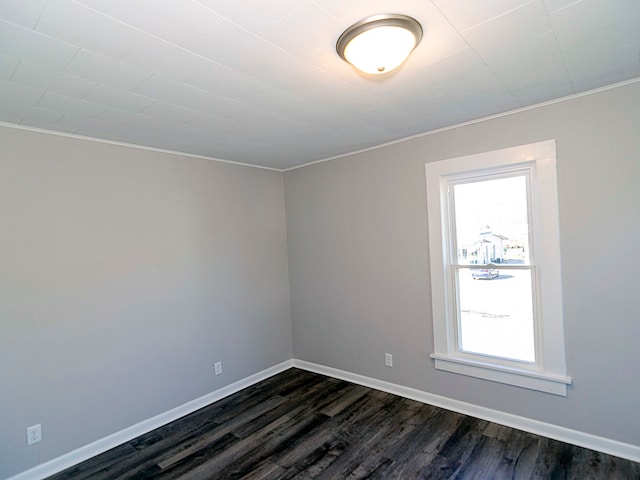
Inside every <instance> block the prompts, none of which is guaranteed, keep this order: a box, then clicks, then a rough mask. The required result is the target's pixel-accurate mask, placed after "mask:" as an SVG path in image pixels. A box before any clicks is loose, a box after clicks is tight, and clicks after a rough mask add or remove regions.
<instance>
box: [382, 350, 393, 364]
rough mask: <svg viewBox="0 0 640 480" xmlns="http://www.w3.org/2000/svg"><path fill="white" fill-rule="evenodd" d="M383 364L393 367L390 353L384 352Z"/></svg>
mask: <svg viewBox="0 0 640 480" xmlns="http://www.w3.org/2000/svg"><path fill="white" fill-rule="evenodd" d="M384 364H385V365H386V366H387V367H393V355H391V354H390V353H385V354H384Z"/></svg>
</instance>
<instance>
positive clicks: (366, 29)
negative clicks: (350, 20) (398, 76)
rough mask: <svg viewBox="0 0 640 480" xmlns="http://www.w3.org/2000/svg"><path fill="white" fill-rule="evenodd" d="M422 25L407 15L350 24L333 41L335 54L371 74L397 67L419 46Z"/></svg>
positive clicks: (387, 15) (380, 16) (371, 18)
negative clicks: (336, 39) (335, 40)
mask: <svg viewBox="0 0 640 480" xmlns="http://www.w3.org/2000/svg"><path fill="white" fill-rule="evenodd" d="M421 39H422V27H421V26H420V24H419V23H418V21H417V20H415V19H414V18H411V17H407V16H406V15H396V14H383V15H374V16H372V17H368V18H365V19H364V20H361V21H359V22H358V23H355V24H353V25H351V26H350V27H349V28H347V29H346V30H345V32H344V33H343V34H342V35H340V38H339V39H338V42H337V43H336V50H337V52H338V55H340V57H342V59H343V60H346V61H347V62H349V63H350V64H352V65H353V66H354V67H356V68H357V69H358V70H360V71H362V72H364V73H369V74H372V75H380V74H382V73H389V72H390V71H391V70H393V69H394V68H397V67H399V66H400V65H401V64H402V63H403V62H404V61H405V60H406V59H407V57H408V56H409V54H410V53H411V52H412V51H413V49H414V48H416V47H417V46H418V44H419V43H420V40H421Z"/></svg>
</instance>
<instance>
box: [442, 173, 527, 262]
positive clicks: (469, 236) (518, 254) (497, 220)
mask: <svg viewBox="0 0 640 480" xmlns="http://www.w3.org/2000/svg"><path fill="white" fill-rule="evenodd" d="M454 199H455V218H456V225H455V227H456V243H457V245H456V249H457V252H458V253H457V258H458V264H459V265H473V264H487V263H508V264H516V265H517V264H520V265H529V263H530V259H529V221H528V217H527V179H526V177H525V176H524V175H522V176H518V177H510V178H500V179H496V180H485V181H480V182H473V183H463V184H458V185H455V186H454Z"/></svg>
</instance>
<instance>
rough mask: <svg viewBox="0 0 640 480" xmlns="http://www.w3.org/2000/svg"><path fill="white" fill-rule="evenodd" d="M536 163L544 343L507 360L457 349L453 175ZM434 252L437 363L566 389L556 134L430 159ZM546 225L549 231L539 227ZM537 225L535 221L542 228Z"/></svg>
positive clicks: (537, 280) (537, 273)
mask: <svg viewBox="0 0 640 480" xmlns="http://www.w3.org/2000/svg"><path fill="white" fill-rule="evenodd" d="M527 166H531V167H532V172H531V175H532V178H531V183H530V186H531V187H532V188H531V192H530V193H529V195H531V205H532V211H531V212H530V215H531V222H532V224H533V225H534V228H533V239H532V240H533V242H532V244H533V246H532V248H533V249H534V251H532V255H533V258H534V259H535V266H534V270H533V272H534V275H533V281H534V286H533V288H534V289H537V298H538V303H537V304H536V308H537V311H538V322H537V324H536V326H535V328H536V329H537V330H536V335H537V336H538V342H537V346H536V362H535V363H524V362H518V361H504V360H502V359H498V358H497V357H491V356H487V355H476V354H472V353H469V352H461V351H459V349H458V347H457V344H456V333H455V328H456V327H455V323H456V321H457V319H456V318H455V313H453V312H454V311H455V309H456V306H455V304H454V303H453V302H454V298H455V294H454V292H455V283H454V282H455V281H454V280H453V277H452V275H450V274H449V272H448V270H449V269H448V265H449V264H450V261H451V257H450V253H449V251H450V246H451V239H450V235H451V228H452V226H451V225H450V222H449V218H448V213H447V209H448V203H447V202H448V198H447V192H446V188H445V187H444V185H445V183H446V179H447V178H451V177H456V178H459V177H461V176H463V175H469V176H476V175H477V176H481V175H482V174H483V173H491V172H496V173H497V172H501V171H507V170H509V169H512V168H519V167H527ZM425 171H426V185H427V212H428V224H429V252H430V265H431V290H432V302H433V306H432V308H433V333H434V351H433V353H432V354H431V355H430V357H431V358H433V359H434V361H435V368H436V369H438V370H444V371H448V372H453V373H458V374H462V375H468V376H472V377H477V378H483V379H486V380H491V381H495V382H499V383H506V384H510V385H515V386H519V387H524V388H529V389H533V390H539V391H543V392H547V393H553V394H556V395H562V396H566V395H567V385H569V384H571V382H572V379H571V378H570V377H569V376H567V373H566V359H565V344H564V322H563V317H562V282H561V266H560V233H559V221H558V218H559V216H558V200H557V195H558V193H557V179H556V143H555V140H548V141H543V142H537V143H531V144H527V145H521V146H517V147H511V148H505V149H502V150H496V151H491V152H484V153H479V154H474V155H468V156H464V157H457V158H451V159H447V160H441V161H436V162H431V163H427V164H426V165H425ZM540 226H544V231H542V229H541V228H540ZM536 227H537V228H536Z"/></svg>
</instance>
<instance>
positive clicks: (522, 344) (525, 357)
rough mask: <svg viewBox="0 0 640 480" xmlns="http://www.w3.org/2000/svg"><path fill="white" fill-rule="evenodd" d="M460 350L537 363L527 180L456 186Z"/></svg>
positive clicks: (481, 182) (502, 180) (490, 181)
mask: <svg viewBox="0 0 640 480" xmlns="http://www.w3.org/2000/svg"><path fill="white" fill-rule="evenodd" d="M453 198H454V218H455V237H454V238H455V243H456V245H455V249H452V251H453V252H457V259H456V260H457V262H454V265H455V267H456V268H455V269H456V275H457V282H456V283H457V286H458V289H457V294H458V332H459V337H458V341H459V348H460V350H461V351H464V352H471V353H478V354H484V355H491V356H496V357H502V358H508V359H512V360H519V361H524V362H534V361H535V337H534V331H535V329H534V320H533V315H534V313H533V302H532V296H533V292H532V281H531V274H532V272H531V261H530V248H529V220H528V210H529V209H528V201H527V198H528V197H527V177H526V176H525V175H519V176H515V177H510V178H496V179H490V180H480V181H473V182H471V183H461V184H455V185H454V186H453Z"/></svg>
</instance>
